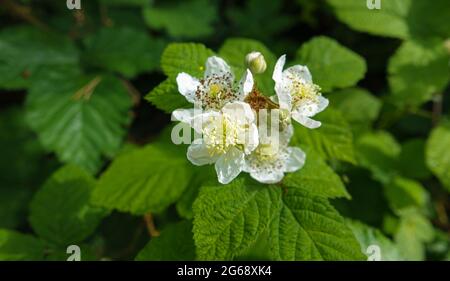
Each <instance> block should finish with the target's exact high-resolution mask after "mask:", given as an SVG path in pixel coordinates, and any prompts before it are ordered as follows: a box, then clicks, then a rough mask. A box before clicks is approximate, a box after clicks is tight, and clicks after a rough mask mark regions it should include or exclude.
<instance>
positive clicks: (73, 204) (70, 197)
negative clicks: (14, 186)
mask: <svg viewBox="0 0 450 281" xmlns="http://www.w3.org/2000/svg"><path fill="white" fill-rule="evenodd" d="M95 184H96V181H95V179H94V178H93V177H92V176H90V175H89V174H88V173H87V172H85V171H83V170H81V169H80V168H77V167H76V166H65V167H63V168H61V169H59V170H58V171H56V172H55V173H54V174H53V175H52V176H51V177H50V179H49V180H48V181H47V182H46V183H45V184H44V186H43V187H42V188H41V189H40V190H39V191H38V192H37V193H36V195H35V196H34V198H33V201H32V202H31V206H30V223H31V225H32V227H33V229H34V231H35V232H36V233H37V234H38V235H39V236H40V237H42V238H43V239H45V240H46V241H48V242H51V243H53V244H55V245H60V246H67V245H70V244H76V243H79V242H81V241H83V240H84V239H85V238H87V237H88V236H89V235H91V234H92V233H93V232H94V231H95V228H96V227H97V226H98V224H99V223H100V221H101V220H102V219H103V218H104V217H105V215H106V214H107V211H105V210H104V209H102V208H98V207H93V206H91V205H90V203H89V201H90V196H91V193H92V191H93V190H94V187H95Z"/></svg>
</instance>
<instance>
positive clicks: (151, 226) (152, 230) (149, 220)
mask: <svg viewBox="0 0 450 281" xmlns="http://www.w3.org/2000/svg"><path fill="white" fill-rule="evenodd" d="M144 221H145V225H146V226H147V231H148V234H149V235H150V237H158V236H159V234H160V233H159V231H158V230H157V229H156V227H155V223H154V221H153V215H152V214H151V213H147V214H145V215H144Z"/></svg>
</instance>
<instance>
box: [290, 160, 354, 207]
mask: <svg viewBox="0 0 450 281" xmlns="http://www.w3.org/2000/svg"><path fill="white" fill-rule="evenodd" d="M306 155H307V156H306V162H305V166H303V168H301V169H300V170H299V171H297V172H295V173H288V174H286V176H285V177H284V179H283V182H282V184H283V186H285V187H286V188H287V189H288V190H290V189H301V190H304V191H307V192H308V193H311V194H313V195H315V196H321V197H325V198H338V197H346V198H348V199H350V194H348V192H347V190H346V189H345V186H344V184H343V183H342V181H341V179H340V178H339V176H338V175H337V174H336V173H335V172H334V171H333V170H332V169H331V168H330V167H329V166H328V165H327V164H326V163H325V161H324V160H323V159H321V158H320V157H319V156H318V155H317V154H316V153H314V152H313V151H307V152H306Z"/></svg>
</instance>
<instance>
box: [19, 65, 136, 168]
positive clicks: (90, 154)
mask: <svg viewBox="0 0 450 281" xmlns="http://www.w3.org/2000/svg"><path fill="white" fill-rule="evenodd" d="M58 70H59V71H58ZM130 107H131V98H130V96H129V94H128V93H127V91H126V89H125V87H124V85H122V83H121V81H120V80H118V79H117V78H114V77H112V76H96V77H92V76H90V77H88V76H85V75H82V74H80V73H79V72H77V70H76V69H52V70H51V71H44V72H42V73H40V74H38V77H37V78H36V81H35V82H34V83H33V85H32V87H31V88H30V92H29V94H28V96H27V100H26V110H27V112H26V119H27V122H28V124H29V125H30V127H31V128H32V129H33V130H34V131H35V132H36V133H37V134H38V136H39V140H40V142H41V143H42V145H43V146H44V147H45V148H46V149H47V150H50V151H54V152H55V153H56V155H57V156H58V158H59V159H60V160H61V161H62V162H65V163H71V164H76V165H79V166H81V167H83V168H86V169H87V170H89V171H90V172H93V173H94V172H96V171H98V169H99V168H100V166H101V165H102V162H103V161H102V156H106V157H108V158H111V157H113V156H114V155H115V153H117V152H118V150H119V149H120V146H121V143H122V139H123V137H124V136H125V134H126V129H125V126H126V125H128V124H129V122H130V119H131V118H130V115H129V113H128V111H129V109H130Z"/></svg>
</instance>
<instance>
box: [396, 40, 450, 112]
mask: <svg viewBox="0 0 450 281" xmlns="http://www.w3.org/2000/svg"><path fill="white" fill-rule="evenodd" d="M449 59H450V56H449V54H448V53H447V51H446V50H445V48H444V43H443V41H441V40H434V41H431V40H430V41H420V42H419V41H406V42H404V43H403V44H402V45H401V46H400V48H399V49H398V50H397V52H396V53H395V54H394V55H393V56H392V57H391V59H390V60H389V65H388V72H389V77H388V79H389V85H390V88H391V92H392V96H391V100H392V101H393V102H394V103H395V104H398V105H402V106H412V107H417V106H419V105H421V104H423V103H424V102H427V101H429V100H430V99H431V98H432V97H433V95H434V94H437V93H440V92H441V91H443V90H444V89H445V87H446V85H447V84H448V82H449V81H450V67H449V64H448V61H449Z"/></svg>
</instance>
